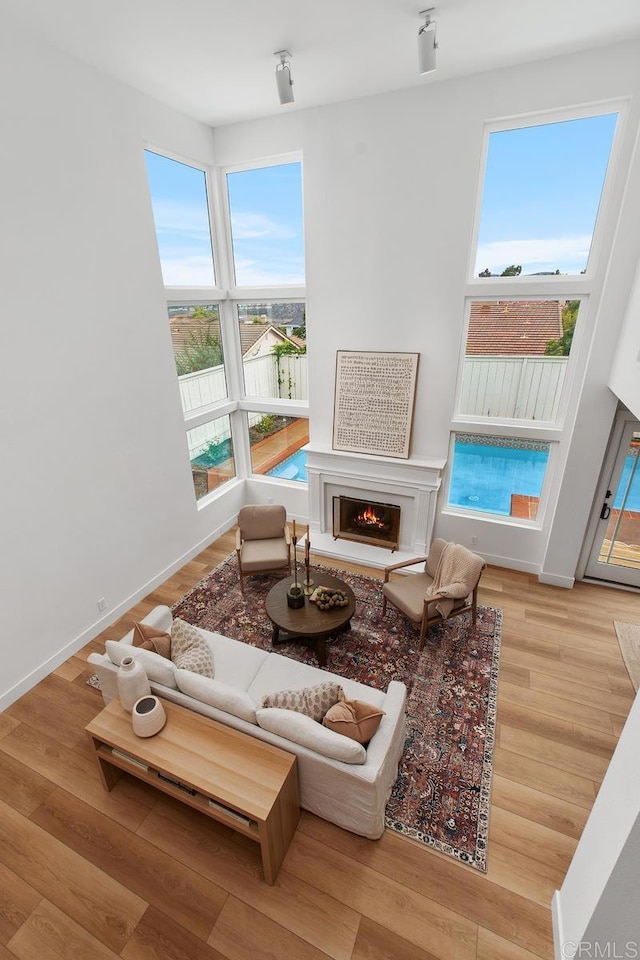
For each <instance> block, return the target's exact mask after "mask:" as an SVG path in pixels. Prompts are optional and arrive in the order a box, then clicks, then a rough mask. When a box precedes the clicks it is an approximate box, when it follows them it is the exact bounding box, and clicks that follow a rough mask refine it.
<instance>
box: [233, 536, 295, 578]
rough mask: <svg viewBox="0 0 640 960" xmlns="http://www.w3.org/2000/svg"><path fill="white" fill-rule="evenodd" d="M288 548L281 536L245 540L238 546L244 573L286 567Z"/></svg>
mask: <svg viewBox="0 0 640 960" xmlns="http://www.w3.org/2000/svg"><path fill="white" fill-rule="evenodd" d="M288 562H289V548H288V546H287V543H286V541H285V540H284V538H283V537H282V536H280V537H277V538H275V539H270V540H245V541H244V543H243V544H242V546H241V548H240V563H241V564H242V569H243V570H244V572H245V573H250V572H251V571H252V570H260V571H262V570H266V569H267V568H269V567H271V568H273V569H274V570H277V569H279V568H280V567H286V566H287V564H288Z"/></svg>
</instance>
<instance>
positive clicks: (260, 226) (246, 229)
mask: <svg viewBox="0 0 640 960" xmlns="http://www.w3.org/2000/svg"><path fill="white" fill-rule="evenodd" d="M231 228H232V230H233V239H234V240H265V239H268V240H291V239H292V238H293V237H295V235H296V232H295V230H294V229H293V227H291V226H289V225H288V224H286V223H281V222H279V221H277V220H271V219H270V218H269V217H266V216H264V214H262V213H236V214H234V215H233V216H232V218H231Z"/></svg>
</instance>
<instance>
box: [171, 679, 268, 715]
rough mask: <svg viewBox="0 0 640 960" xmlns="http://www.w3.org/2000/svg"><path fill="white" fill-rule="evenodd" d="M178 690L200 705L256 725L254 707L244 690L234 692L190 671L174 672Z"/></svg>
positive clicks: (223, 685) (232, 688)
mask: <svg viewBox="0 0 640 960" xmlns="http://www.w3.org/2000/svg"><path fill="white" fill-rule="evenodd" d="M176 683H177V684H178V689H179V690H182V692H183V693H186V694H187V696H189V697H194V698H195V699H196V700H200V701H202V703H209V704H211V706H212V707H218V709H219V710H224V711H225V712H226V713H231V714H233V716H234V717H240V719H241V720H246V721H247V723H256V705H255V703H254V702H253V700H252V699H251V697H250V696H249V694H248V693H245V692H244V690H236V689H235V688H234V687H230V686H229V685H228V684H226V683H221V682H220V681H219V680H214V679H211V678H210V677H203V676H201V675H200V674H199V673H193V672H192V671H191V670H178V669H177V670H176Z"/></svg>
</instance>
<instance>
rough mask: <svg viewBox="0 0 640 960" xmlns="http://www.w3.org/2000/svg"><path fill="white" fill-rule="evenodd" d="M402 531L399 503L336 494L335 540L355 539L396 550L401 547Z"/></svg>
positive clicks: (334, 501)
mask: <svg viewBox="0 0 640 960" xmlns="http://www.w3.org/2000/svg"><path fill="white" fill-rule="evenodd" d="M399 533H400V507H399V506H397V505H396V504H394V503H379V502H378V501H376V500H360V499H356V498H355V497H345V496H339V497H334V498H333V536H334V538H335V539H336V540H353V541H355V542H356V543H368V544H371V545H373V546H376V547H385V548H386V549H388V550H391V551H394V550H397V549H398V538H399Z"/></svg>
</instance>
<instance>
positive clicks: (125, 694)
mask: <svg viewBox="0 0 640 960" xmlns="http://www.w3.org/2000/svg"><path fill="white" fill-rule="evenodd" d="M116 682H117V684H118V696H119V697H120V703H121V704H122V706H123V708H124V709H125V710H128V711H129V713H131V711H132V710H133V705H134V703H135V702H136V700H140V698H141V697H148V696H149V695H150V694H151V687H150V686H149V680H148V678H147V674H146V673H145V669H144V667H143V666H142V664H141V663H140V661H139V660H136V659H135V657H125V658H124V659H123V660H122V662H121V664H120V669H119V670H118V675H117V677H116Z"/></svg>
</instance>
